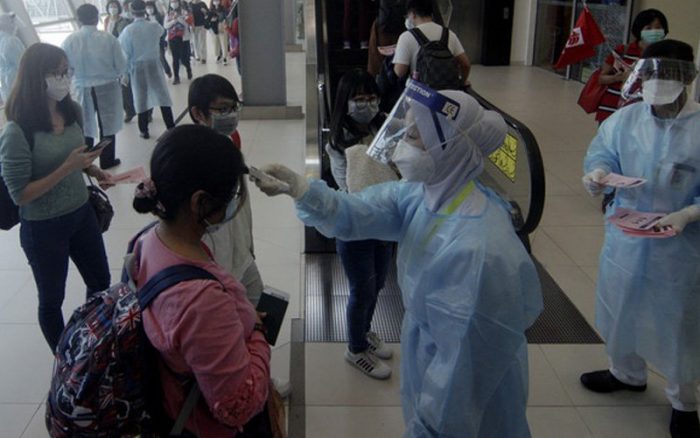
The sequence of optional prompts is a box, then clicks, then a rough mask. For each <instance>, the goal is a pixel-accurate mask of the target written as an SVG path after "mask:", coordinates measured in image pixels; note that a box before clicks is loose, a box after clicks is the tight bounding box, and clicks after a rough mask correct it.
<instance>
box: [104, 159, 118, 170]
mask: <svg viewBox="0 0 700 438" xmlns="http://www.w3.org/2000/svg"><path fill="white" fill-rule="evenodd" d="M120 164H122V160H120V159H119V158H115V159H114V161H112V162H111V163H109V164H102V163H100V169H102V170H107V169H111V168H112V167H117V166H119V165H120Z"/></svg>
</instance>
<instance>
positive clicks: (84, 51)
mask: <svg viewBox="0 0 700 438" xmlns="http://www.w3.org/2000/svg"><path fill="white" fill-rule="evenodd" d="M76 14H77V16H78V21H79V23H80V29H79V30H77V31H76V32H74V33H72V34H71V35H69V36H68V38H66V40H65V41H64V42H63V44H62V48H63V51H64V52H66V56H67V57H68V64H69V65H70V66H71V67H72V68H73V88H74V89H75V97H76V100H77V101H78V102H79V103H80V106H81V107H82V109H83V131H84V133H85V144H87V145H88V146H92V145H93V144H94V142H95V138H97V134H98V127H99V135H100V139H103V140H104V139H110V140H111V143H110V144H109V145H108V146H107V147H105V148H104V150H103V151H102V153H101V154H100V167H101V168H102V169H109V168H111V167H114V166H118V165H119V164H120V163H121V160H119V159H118V158H115V151H116V134H117V133H118V132H119V131H120V130H121V129H122V125H123V122H122V103H123V102H122V90H121V85H120V83H119V80H120V78H121V77H122V76H124V75H125V74H126V59H125V58H124V52H122V48H121V46H120V45H119V41H118V40H117V39H116V38H115V37H114V36H113V35H111V34H109V33H107V32H102V31H98V30H97V23H98V22H99V15H100V13H99V11H98V10H97V8H96V7H95V6H93V5H91V4H89V3H86V4H83V5H81V6H80V7H78V9H77V11H76Z"/></svg>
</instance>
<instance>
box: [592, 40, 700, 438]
mask: <svg viewBox="0 0 700 438" xmlns="http://www.w3.org/2000/svg"><path fill="white" fill-rule="evenodd" d="M696 75H697V70H696V67H695V65H694V64H693V50H692V48H691V47H690V46H689V45H688V44H686V43H683V42H680V41H674V40H664V41H660V42H657V43H654V44H652V45H650V46H649V47H647V48H646V49H645V50H644V52H643V54H642V58H641V59H640V61H638V62H637V64H636V65H635V68H634V69H633V71H632V73H631V75H630V77H629V78H628V80H627V82H626V83H625V85H624V86H623V89H622V93H623V97H625V98H631V97H635V95H634V94H635V91H637V92H638V90H639V89H640V86H641V95H642V98H643V102H639V103H635V104H632V105H629V106H627V107H624V108H621V109H620V110H618V111H617V112H615V114H613V115H612V116H611V117H610V118H608V119H607V120H606V121H605V122H604V123H603V124H602V125H601V127H600V129H599V131H598V134H597V135H596V137H595V138H594V139H593V142H592V143H591V145H590V147H589V149H588V153H587V154H586V158H585V160H584V172H585V173H586V174H585V176H584V177H583V183H584V185H585V187H586V189H587V190H588V191H589V192H590V193H591V195H594V196H595V195H598V194H600V193H601V192H602V191H604V190H606V189H605V186H604V185H603V184H602V183H601V178H603V177H604V176H605V175H607V174H608V173H610V172H615V173H618V174H624V175H627V176H633V177H635V178H644V179H646V180H647V182H646V183H645V184H644V185H642V186H639V187H636V188H631V189H619V190H617V194H616V195H615V201H614V204H613V208H609V209H608V213H607V214H608V215H611V214H612V213H613V212H614V211H615V210H617V209H619V208H627V209H631V210H636V211H642V212H659V213H668V214H667V216H665V217H664V218H663V219H661V221H660V222H659V224H658V226H659V227H671V228H672V229H673V230H674V232H675V233H676V235H675V236H673V237H669V238H665V239H645V238H640V237H634V236H629V235H627V234H625V233H623V232H622V231H621V230H620V229H619V228H617V227H616V226H615V225H613V224H611V223H609V222H608V223H607V224H606V227H605V242H604V244H603V248H602V251H601V255H600V268H599V274H598V286H597V303H596V326H597V328H598V330H599V332H600V334H601V336H602V337H603V339H605V342H606V351H607V353H608V356H609V359H610V368H609V369H607V370H602V371H594V372H590V373H585V374H583V375H582V376H581V383H582V384H583V385H584V386H585V387H586V388H588V389H590V390H592V391H596V392H603V393H605V392H613V391H618V390H629V391H644V390H645V389H646V381H647V362H649V363H651V364H653V365H654V367H655V368H656V369H657V370H658V371H660V372H661V373H662V374H663V375H664V376H665V377H666V379H667V383H668V386H667V388H666V394H667V396H668V399H669V400H670V402H671V405H672V407H673V410H672V415H671V423H670V431H671V436H672V437H673V438H691V437H692V438H697V437H700V425H699V424H698V416H697V400H696V389H697V386H698V383H699V381H700V269H698V268H699V267H700V223H698V222H697V221H698V220H699V219H700V105H698V103H697V102H694V101H693V99H692V98H690V97H689V95H688V91H687V86H688V85H690V84H691V83H692V82H693V80H694V79H695V77H696Z"/></svg>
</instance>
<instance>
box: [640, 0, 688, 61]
mask: <svg viewBox="0 0 700 438" xmlns="http://www.w3.org/2000/svg"><path fill="white" fill-rule="evenodd" d="M649 8H655V9H658V10H660V11H661V12H663V13H664V15H665V16H666V18H667V19H668V27H669V30H670V32H669V34H668V38H673V39H675V40H681V41H685V42H686V43H688V44H690V45H691V46H693V49H694V51H695V56H696V57H697V56H698V48H699V47H700V1H698V0H637V1H636V2H635V11H636V12H639V11H641V10H644V9H649Z"/></svg>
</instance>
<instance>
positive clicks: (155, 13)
mask: <svg viewBox="0 0 700 438" xmlns="http://www.w3.org/2000/svg"><path fill="white" fill-rule="evenodd" d="M149 6H150V7H152V8H153V17H154V18H155V19H156V21H157V22H158V23H160V25H161V26H162V25H163V14H161V13H160V11H159V10H158V6H156V2H154V1H147V2H146V8H148V7H149ZM146 15H148V12H146Z"/></svg>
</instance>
